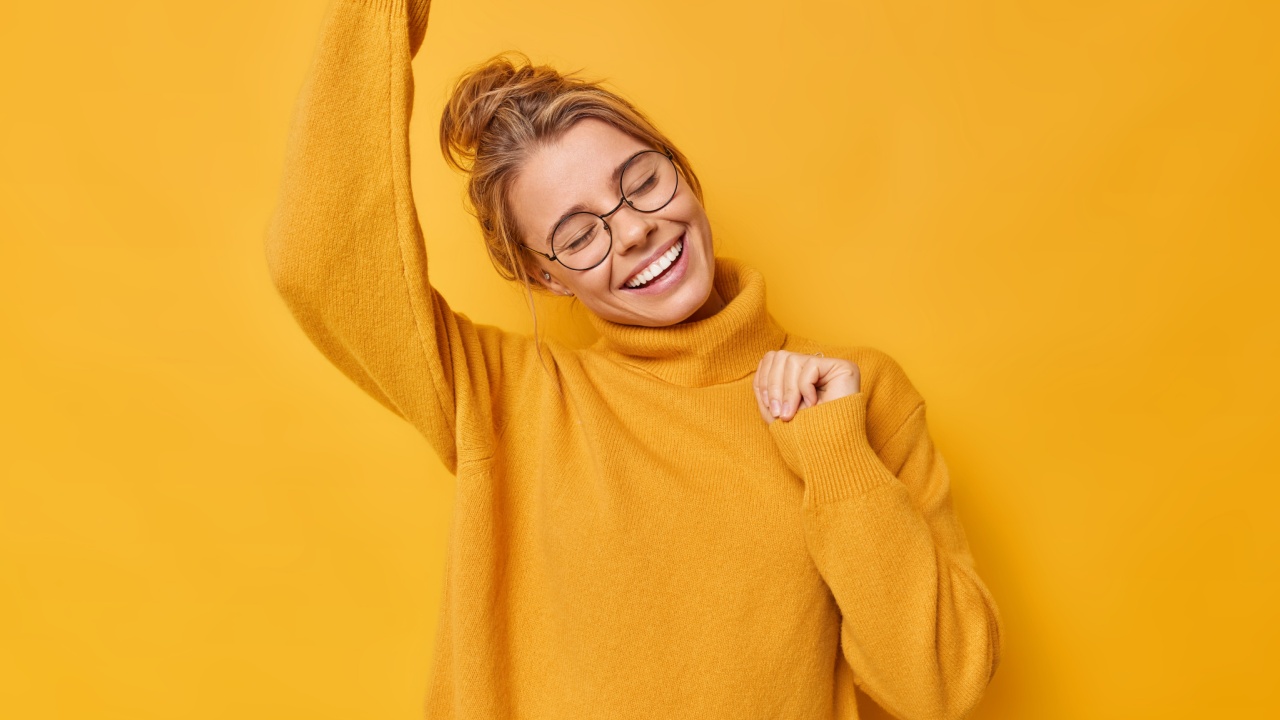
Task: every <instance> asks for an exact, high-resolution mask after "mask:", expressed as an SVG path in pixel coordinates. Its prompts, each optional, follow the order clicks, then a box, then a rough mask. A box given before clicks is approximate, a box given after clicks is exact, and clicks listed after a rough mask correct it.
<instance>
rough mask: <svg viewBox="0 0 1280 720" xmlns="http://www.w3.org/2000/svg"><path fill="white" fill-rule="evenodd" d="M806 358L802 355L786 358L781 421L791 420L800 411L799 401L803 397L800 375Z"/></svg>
mask: <svg viewBox="0 0 1280 720" xmlns="http://www.w3.org/2000/svg"><path fill="white" fill-rule="evenodd" d="M805 364H806V358H805V357H804V356H802V355H792V356H791V357H790V358H787V367H786V369H785V370H784V371H783V383H784V385H785V392H786V397H785V398H784V399H783V402H782V416H781V417H782V419H783V420H791V418H793V417H795V416H796V412H797V411H798V410H800V401H801V400H803V399H804V398H803V395H802V394H801V390H800V373H801V372H803V371H804V366H805Z"/></svg>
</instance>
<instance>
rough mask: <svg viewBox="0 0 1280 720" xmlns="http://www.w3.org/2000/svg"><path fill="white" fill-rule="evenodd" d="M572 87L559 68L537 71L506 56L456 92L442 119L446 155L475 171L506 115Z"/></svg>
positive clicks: (466, 78)
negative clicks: (490, 134) (496, 126)
mask: <svg viewBox="0 0 1280 720" xmlns="http://www.w3.org/2000/svg"><path fill="white" fill-rule="evenodd" d="M566 84H571V83H569V81H567V80H566V78H565V77H564V76H562V75H561V74H560V73H559V72H558V71H556V70H555V69H554V68H551V67H549V66H546V65H541V66H534V65H532V64H531V63H530V62H529V58H528V57H526V56H525V55H524V54H522V53H518V52H506V53H500V54H498V55H495V56H493V57H492V58H489V59H488V60H486V61H485V62H483V63H481V64H479V65H476V66H475V67H473V68H471V69H470V70H468V71H467V72H465V73H463V75H462V77H460V78H458V81H457V82H456V83H455V84H454V86H453V91H452V92H451V93H450V95H449V102H448V103H446V104H445V108H444V113H443V114H442V115H441V117H440V150H441V151H442V152H443V153H444V159H445V161H446V162H447V163H449V164H450V165H451V166H453V167H455V168H457V169H459V170H463V171H466V170H469V169H470V168H471V166H472V165H473V163H474V162H475V158H476V153H477V152H478V151H479V149H480V147H481V145H482V144H483V143H484V137H485V132H486V131H487V130H488V129H489V126H490V125H492V124H493V120H494V118H496V117H497V116H498V115H499V114H500V113H502V112H503V111H504V109H506V110H507V111H517V112H518V111H521V110H523V107H521V106H523V105H524V104H525V103H527V102H528V101H529V100H535V99H537V96H539V95H547V94H551V93H554V92H555V91H556V90H557V89H559V90H561V91H562V90H563V88H564V86H565V85H566Z"/></svg>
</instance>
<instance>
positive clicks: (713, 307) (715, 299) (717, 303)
mask: <svg viewBox="0 0 1280 720" xmlns="http://www.w3.org/2000/svg"><path fill="white" fill-rule="evenodd" d="M723 309H724V298H723V297H721V296H720V291H719V290H717V289H716V286H715V285H712V286H711V294H710V295H708V296H707V301H706V302H704V303H702V307H700V308H698V309H697V310H695V311H694V313H693V314H692V315H690V316H689V317H687V318H685V319H684V320H681V321H680V322H687V323H688V322H697V321H698V320H706V319H707V318H709V317H711V316H712V315H715V314H716V313H718V312H720V311H721V310H723Z"/></svg>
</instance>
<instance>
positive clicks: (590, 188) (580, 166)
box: [511, 118, 649, 248]
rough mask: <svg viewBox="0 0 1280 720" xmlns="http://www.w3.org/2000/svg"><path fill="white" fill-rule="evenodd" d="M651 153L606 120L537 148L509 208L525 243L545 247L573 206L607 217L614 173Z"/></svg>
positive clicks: (581, 124)
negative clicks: (639, 155) (638, 156)
mask: <svg viewBox="0 0 1280 720" xmlns="http://www.w3.org/2000/svg"><path fill="white" fill-rule="evenodd" d="M647 149H649V148H648V147H647V146H646V145H645V144H644V143H642V142H641V141H639V140H637V139H636V138H634V137H632V136H630V135H628V134H626V133H624V132H622V131H621V130H619V129H618V128H616V127H614V126H612V125H610V124H609V123H607V122H604V121H603V120H596V119H595V118H587V119H585V120H580V121H578V122H577V123H575V124H574V125H573V126H572V127H570V128H569V129H568V130H566V131H565V132H564V133H563V134H562V135H560V137H558V138H556V139H555V140H554V141H552V142H550V143H547V144H545V145H542V146H540V147H538V148H537V149H535V150H534V151H533V152H532V153H531V154H530V155H529V157H528V158H526V159H525V162H524V164H523V165H522V166H521V168H520V172H519V174H518V175H517V177H516V179H515V182H514V183H513V184H512V186H511V206H512V211H513V212H514V213H515V215H516V219H517V221H518V222H519V224H520V229H521V233H522V235H523V236H524V241H525V242H526V243H528V244H529V245H531V246H533V247H536V248H541V247H542V246H543V245H545V244H546V236H547V233H548V232H549V231H550V230H551V227H552V226H553V225H555V223H556V222H557V221H558V220H559V219H560V218H561V216H563V215H564V214H565V213H566V212H568V211H570V210H571V209H572V208H573V207H574V206H575V205H584V206H586V207H587V208H588V209H590V210H591V211H593V212H605V211H607V210H609V209H610V208H612V207H613V206H614V205H615V204H616V203H617V202H618V197H617V195H618V184H617V182H615V181H614V180H613V177H612V176H613V172H614V170H616V169H617V167H618V165H620V164H622V163H623V162H625V161H626V160H627V158H629V157H631V156H632V155H634V154H636V153H638V152H640V151H641V150H647Z"/></svg>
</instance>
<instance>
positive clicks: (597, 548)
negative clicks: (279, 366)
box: [268, 0, 1001, 719]
mask: <svg viewBox="0 0 1280 720" xmlns="http://www.w3.org/2000/svg"><path fill="white" fill-rule="evenodd" d="M334 1H335V5H334V8H333V11H332V14H331V16H330V18H329V20H328V21H327V24H326V26H325V29H324V32H323V36H322V39H321V42H320V45H319V51H318V56H317V58H316V61H315V63H314V65H313V66H312V69H311V75H310V78H309V80H308V82H307V84H306V85H305V87H304V88H303V91H302V93H301V97H300V100H299V105H298V109H297V115H296V116H295V121H294V127H293V130H292V135H291V141H290V146H289V147H290V149H289V153H288V157H287V160H286V168H285V178H284V183H283V189H282V197H281V201H280V204H279V207H278V210H277V212H276V214H275V216H274V218H273V221H272V224H271V228H270V231H269V237H268V256H269V264H270V267H271V271H272V276H273V279H274V281H275V283H276V285H277V287H278V288H279V290H280V292H281V294H282V296H283V297H284V299H285V301H286V302H287V303H288V305H289V307H290V308H291V310H292V311H293V313H294V314H295V316H296V317H297V319H298V321H299V323H300V324H301V325H302V327H303V328H304V329H305V330H306V332H307V334H308V335H309V336H310V337H311V339H312V340H313V341H314V342H315V344H316V345H317V346H318V347H319V348H320V350H322V351H323V352H324V353H325V355H326V356H327V357H329V358H330V359H331V360H332V361H333V362H334V363H335V364H336V365H337V366H338V367H339V368H341V369H342V370H343V371H344V372H345V373H346V374H347V375H348V376H350V377H351V378H352V379H353V380H354V381H355V382H356V383H358V384H359V385H360V386H361V387H362V388H364V389H365V390H366V391H367V392H368V393H369V394H370V395H372V396H373V397H375V398H376V399H378V400H379V401H380V402H381V403H382V404H383V405H385V406H386V407H387V408H389V409H390V410H392V411H393V412H395V413H397V414H399V415H400V416H401V417H403V418H405V419H406V420H407V421H409V422H411V423H413V425H414V426H415V427H417V428H418V430H420V431H421V432H422V434H423V435H424V436H425V437H426V438H427V439H428V441H430V442H431V444H432V445H433V447H434V448H435V449H436V451H437V452H438V453H439V455H440V457H441V458H442V459H443V460H444V462H445V463H446V464H447V465H448V467H449V468H450V470H451V471H453V472H454V473H455V474H456V475H457V478H458V485H457V506H456V508H455V515H454V524H453V528H452V534H451V537H450V550H449V559H448V564H447V568H446V578H447V579H446V586H445V593H444V601H443V607H442V611H441V613H442V614H441V616H440V625H439V635H438V644H437V646H436V649H435V660H434V667H433V671H432V676H431V679H430V683H429V697H428V701H427V715H428V717H432V718H445V717H457V718H499V717H501V718H509V717H529V718H579V717H600V718H628V717H635V718H683V717H688V718H700V719H703V718H765V717H769V718H820V717H841V718H853V717H857V709H856V707H855V705H854V686H855V685H856V686H858V687H861V688H862V689H863V690H864V691H865V692H866V693H867V694H868V695H869V696H871V697H872V698H873V699H875V700H876V701H877V702H878V703H879V704H880V705H881V706H883V707H884V708H885V709H886V710H888V711H889V712H891V713H893V714H894V715H896V716H898V717H901V718H919V719H925V718H958V717H961V716H963V715H964V714H966V712H968V710H969V709H970V708H972V707H973V706H974V705H975V704H976V703H977V701H978V699H979V698H980V696H981V694H982V692H983V691H984V689H985V687H986V685H987V684H988V682H989V680H990V678H991V676H992V674H993V673H994V672H995V668H996V666H997V665H998V663H999V657H1000V648H1001V640H1000V630H999V628H1000V621H999V616H998V612H997V609H996V606H995V604H994V603H993V601H992V599H991V596H990V594H989V593H988V591H987V589H986V587H985V586H984V585H983V583H982V581H981V580H980V579H979V578H978V576H977V575H976V574H975V572H974V569H973V560H972V557H971V555H970V553H969V550H968V546H967V543H966V541H965V537H964V533H963V530H962V528H961V526H960V524H959V522H958V520H957V519H956V517H955V515H954V513H953V511H952V508H951V501H950V492H949V481H948V475H947V469H946V465H945V463H944V462H943V460H942V457H941V456H940V455H939V454H938V452H937V450H936V449H935V447H934V445H933V444H932V441H931V439H930V437H929V433H928V429H927V426H926V423H925V404H924V401H923V399H922V398H921V397H920V395H919V393H917V392H916V390H915V389H914V388H913V387H912V385H911V383H910V381H909V380H908V379H907V377H906V375H905V374H904V373H903V371H902V369H901V368H900V367H899V366H898V364H897V363H895V362H894V361H893V360H892V359H891V358H890V357H888V356H887V355H885V354H884V353H882V352H879V351H877V350H874V349H872V348H866V347H860V348H849V349H839V348H832V347H826V346H823V345H819V344H817V343H814V342H811V341H808V340H804V339H801V338H797V337H795V336H791V335H787V334H786V333H785V332H784V331H783V330H782V329H781V328H780V327H779V326H778V325H777V324H776V323H775V322H774V321H773V319H772V318H771V317H770V316H769V314H768V312H767V309H766V306H765V296H764V283H763V280H762V277H761V276H760V274H759V273H757V272H755V271H753V270H751V269H750V268H747V267H745V266H743V265H741V264H740V263H737V262H733V261H729V260H726V259H723V258H720V259H717V258H715V256H714V254H713V247H712V237H711V230H710V225H709V224H708V222H707V217H706V214H705V213H704V211H703V207H702V203H701V198H700V187H699V185H698V183H697V179H696V177H695V176H694V174H693V172H692V170H691V169H690V167H689V164H688V163H687V162H686V160H685V158H684V156H683V155H681V154H680V152H679V151H678V150H677V149H676V148H675V147H674V145H673V144H672V143H670V142H669V141H668V140H667V139H666V138H665V137H663V136H662V135H661V134H660V133H659V132H658V131H657V130H656V129H655V128H654V127H653V126H652V125H651V124H650V123H649V122H648V121H647V120H645V118H644V117H643V116H642V115H640V114H639V113H638V112H636V111H634V109H632V108H631V107H630V106H629V105H627V104H626V103H625V102H624V101H622V100H620V99H618V98H616V97H615V96H612V95H610V94H608V93H607V92H605V91H603V90H601V89H599V88H597V87H595V86H593V85H589V84H585V83H582V82H579V81H576V80H573V79H566V78H562V77H560V76H559V75H557V74H555V73H554V71H551V70H549V69H546V68H529V67H525V66H523V65H519V66H517V65H512V64H510V63H508V62H507V61H505V60H502V59H496V60H494V61H491V62H490V63H489V64H487V65H485V66H483V67H481V68H480V69H478V70H476V71H475V72H473V73H471V74H470V75H468V76H466V77H464V78H463V79H462V80H461V81H460V83H459V85H458V87H457V88H456V89H455V93H454V95H453V98H452V100H451V101H450V103H449V106H448V110H447V111H446V112H445V115H444V118H443V119H442V123H441V135H442V143H443V146H444V148H445V152H446V157H447V158H448V159H449V160H450V162H452V163H454V164H455V165H458V166H459V167H463V168H465V169H467V170H468V171H469V172H470V173H471V175H470V178H469V180H470V185H469V196H470V199H471V201H472V203H473V205H474V208H475V212H476V215H477V217H478V218H479V220H480V223H481V227H482V230H483V232H484V236H485V238H486V241H487V242H488V244H489V251H490V254H491V256H492V258H493V260H494V262H495V264H496V265H497V267H498V268H499V270H500V272H502V273H503V274H504V275H506V276H507V277H509V278H512V279H515V280H517V281H520V282H529V283H536V284H538V286H539V287H541V288H543V289H546V290H547V291H550V292H552V293H558V294H563V295H566V296H568V295H573V296H576V297H577V298H578V299H579V300H581V302H582V304H583V305H584V306H585V307H586V308H587V309H588V310H590V311H591V312H590V315H591V319H592V322H593V323H594V324H595V326H596V328H597V330H598V331H599V333H600V341H599V342H598V343H597V344H595V345H594V346H592V347H590V348H587V349H583V350H571V349H567V348H564V347H562V346H560V345H558V344H556V343H550V342H548V343H545V344H543V343H538V342H535V340H534V339H532V338H529V337H525V336H522V335H516V334H511V333H506V332H503V331H501V330H498V329H495V328H492V327H487V326H483V325H475V324H473V323H472V322H471V321H469V320H468V319H467V318H466V317H465V316H463V315H459V314H455V313H454V312H452V311H451V310H450V308H449V306H448V304H447V303H446V302H445V300H444V299H443V298H442V297H440V295H439V294H438V293H437V292H436V291H435V290H434V289H433V288H432V287H431V285H430V284H429V282H428V273H427V258H426V254H425V245H424V242H423V237H422V234H421V229H420V227H419V225H418V218H417V214H416V211H415V209H414V203H413V196H412V193H411V191H410V185H409V177H410V176H409V144H408V133H409V115H410V110H411V106H412V97H413V84H412V82H413V81H412V68H411V65H410V60H411V58H412V57H413V55H414V54H415V53H416V52H417V49H418V47H419V45H420V44H421V42H422V39H423V36H424V33H425V28H426V19H427V10H428V4H427V2H423V1H422V0H334Z"/></svg>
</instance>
